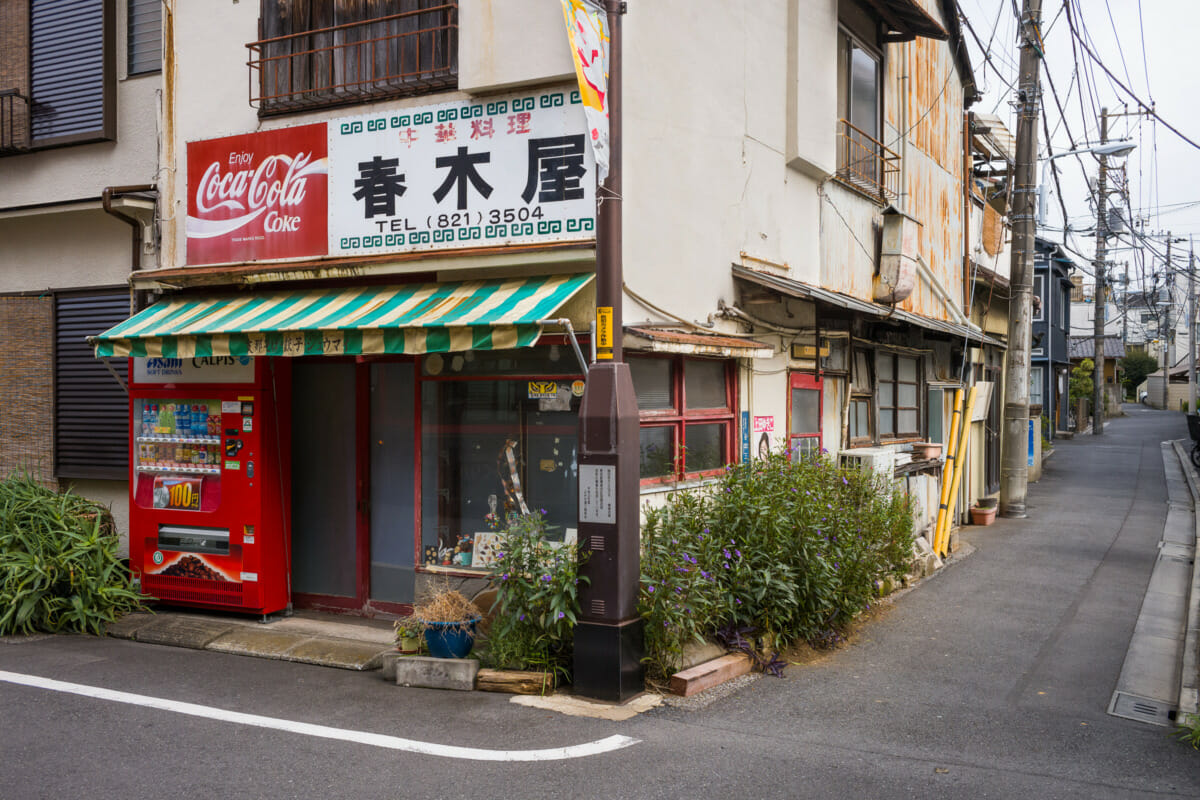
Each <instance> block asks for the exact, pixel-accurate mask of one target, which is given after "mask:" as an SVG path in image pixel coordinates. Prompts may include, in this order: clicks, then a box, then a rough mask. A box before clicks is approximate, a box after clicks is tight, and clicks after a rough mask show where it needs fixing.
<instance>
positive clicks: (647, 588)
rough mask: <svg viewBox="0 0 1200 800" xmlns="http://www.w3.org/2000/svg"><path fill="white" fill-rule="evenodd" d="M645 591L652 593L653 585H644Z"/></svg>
mask: <svg viewBox="0 0 1200 800" xmlns="http://www.w3.org/2000/svg"><path fill="white" fill-rule="evenodd" d="M646 591H648V592H650V594H654V587H653V586H647V587H646Z"/></svg>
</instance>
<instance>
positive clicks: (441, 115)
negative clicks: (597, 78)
mask: <svg viewBox="0 0 1200 800" xmlns="http://www.w3.org/2000/svg"><path fill="white" fill-rule="evenodd" d="M568 102H569V103H570V104H571V105H573V106H576V105H579V104H580V103H581V102H582V99H581V98H580V96H579V90H578V89H576V90H574V91H572V92H571V93H570V96H569V98H568V96H567V94H566V93H565V92H547V93H546V94H542V95H536V96H533V95H531V96H529V97H515V98H513V99H512V101H511V108H512V112H513V113H514V114H519V113H521V112H524V111H533V110H534V109H536V108H560V107H562V106H563V105H565V104H567V103H568ZM509 103H510V101H508V100H497V101H495V102H491V103H469V104H465V105H462V106H452V107H450V108H439V109H437V113H436V114H435V113H434V112H433V111H420V112H416V113H409V114H391V115H388V116H381V117H375V118H372V119H367V120H362V119H356V120H351V121H349V122H343V123H341V124H340V125H339V126H338V133H339V134H340V135H342V136H355V135H357V134H360V133H376V132H378V131H383V130H387V129H388V128H389V127H390V128H393V129H394V128H410V127H411V128H414V129H420V128H421V127H422V126H425V125H432V124H435V120H436V123H439V124H440V123H446V122H456V121H458V120H470V119H477V118H482V117H485V116H487V117H495V116H500V115H502V114H508V113H509V108H510V105H509Z"/></svg>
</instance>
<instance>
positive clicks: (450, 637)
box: [425, 620, 478, 658]
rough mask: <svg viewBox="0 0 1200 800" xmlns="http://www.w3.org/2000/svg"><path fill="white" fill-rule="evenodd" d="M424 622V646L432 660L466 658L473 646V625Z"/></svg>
mask: <svg viewBox="0 0 1200 800" xmlns="http://www.w3.org/2000/svg"><path fill="white" fill-rule="evenodd" d="M476 622H478V620H471V621H470V622H468V623H465V624H464V623H459V622H426V623H425V646H426V647H428V648H429V655H431V656H433V657H434V658H466V657H467V654H468V653H470V652H471V648H472V647H474V646H475V623H476Z"/></svg>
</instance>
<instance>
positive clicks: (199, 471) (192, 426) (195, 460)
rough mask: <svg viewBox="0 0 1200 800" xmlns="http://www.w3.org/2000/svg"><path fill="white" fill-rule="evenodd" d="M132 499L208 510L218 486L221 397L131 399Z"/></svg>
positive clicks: (216, 501) (153, 505) (215, 501)
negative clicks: (132, 431) (132, 441)
mask: <svg viewBox="0 0 1200 800" xmlns="http://www.w3.org/2000/svg"><path fill="white" fill-rule="evenodd" d="M133 428H134V432H135V433H134V437H133V438H134V448H133V455H134V481H135V486H134V499H135V502H136V503H137V504H138V505H139V506H141V507H143V508H153V509H171V510H176V511H211V510H213V509H215V508H217V506H218V505H219V502H220V486H221V403H220V401H219V400H215V399H202V398H195V399H187V400H181V399H172V400H167V399H162V400H159V399H154V398H145V399H138V400H135V401H134V406H133Z"/></svg>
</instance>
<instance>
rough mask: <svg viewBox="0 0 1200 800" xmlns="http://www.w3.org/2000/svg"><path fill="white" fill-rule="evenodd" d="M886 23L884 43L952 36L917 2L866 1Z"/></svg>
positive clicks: (910, 0)
mask: <svg viewBox="0 0 1200 800" xmlns="http://www.w3.org/2000/svg"><path fill="white" fill-rule="evenodd" d="M865 2H866V4H867V5H868V6H870V7H871V8H872V9H874V10H875V13H877V14H878V15H879V16H880V17H881V18H882V19H883V21H884V22H885V23H887V27H888V32H887V34H886V35H885V36H884V41H888V42H907V41H910V40H912V39H915V38H917V37H918V36H921V37H925V38H928V39H942V40H945V39H948V38H950V35H949V34H948V33H946V29H945V28H943V27H942V25H941V23H940V22H938V21H937V20H936V19H934V18H933V16H932V15H930V13H929V12H928V11H926V10H925V9H924V8H922V7H921V4H920V3H919V2H917V0H865Z"/></svg>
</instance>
